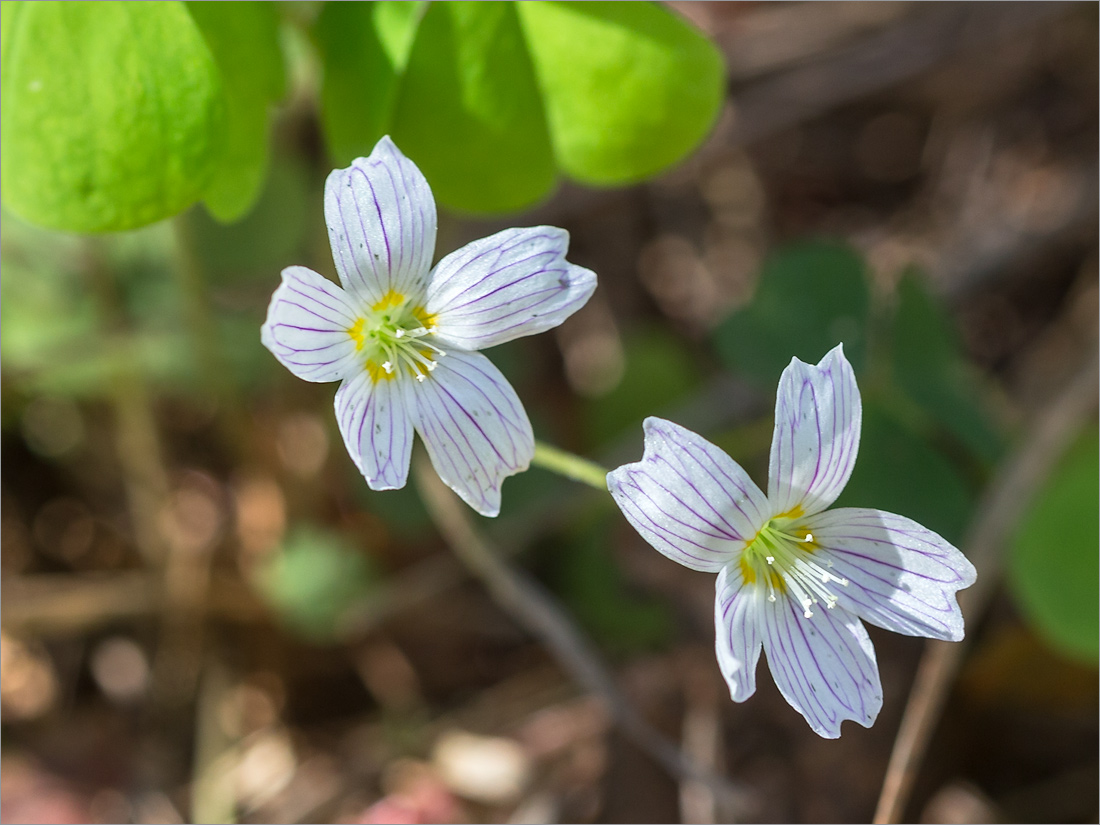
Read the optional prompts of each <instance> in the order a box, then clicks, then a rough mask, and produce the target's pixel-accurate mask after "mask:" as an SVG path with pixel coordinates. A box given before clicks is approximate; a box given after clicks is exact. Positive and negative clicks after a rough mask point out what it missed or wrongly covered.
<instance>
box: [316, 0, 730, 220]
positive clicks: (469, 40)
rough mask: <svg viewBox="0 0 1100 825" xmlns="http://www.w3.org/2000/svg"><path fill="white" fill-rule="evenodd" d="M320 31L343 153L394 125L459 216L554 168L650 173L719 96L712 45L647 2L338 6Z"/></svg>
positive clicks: (331, 139) (600, 180)
mask: <svg viewBox="0 0 1100 825" xmlns="http://www.w3.org/2000/svg"><path fill="white" fill-rule="evenodd" d="M315 36H316V40H317V43H318V45H319V47H320V51H321V54H322V57H323V60H324V64H325V73H324V74H325V80H324V88H323V90H322V108H323V111H322V121H323V123H324V127H325V132H326V136H327V139H328V144H329V148H330V151H331V152H332V153H333V155H334V157H335V158H336V160H337V162H338V163H340V164H347V163H349V162H350V161H351V160H352V159H354V158H355V157H357V156H362V155H366V154H367V153H368V152H369V151H370V149H371V147H372V146H373V145H374V143H375V141H376V140H377V139H378V138H379V137H381V136H382V135H383V134H386V133H389V134H391V135H392V136H393V138H394V140H395V141H396V142H397V144H398V145H399V146H400V147H401V149H402V151H404V152H405V153H406V154H408V155H409V157H411V158H412V159H413V160H414V161H416V162H417V164H418V165H420V166H421V168H422V169H423V171H424V173H425V175H426V176H427V178H428V181H429V182H430V183H431V185H432V188H433V191H434V192H435V194H436V196H437V197H438V198H439V200H440V202H441V203H443V204H444V205H446V206H449V207H451V208H452V209H456V210H460V211H466V212H501V211H508V210H515V209H519V208H521V207H524V206H528V205H530V204H532V203H534V202H536V201H537V200H539V199H540V198H542V197H544V196H545V195H547V194H548V193H549V192H550V191H551V189H552V188H553V186H554V182H555V179H556V177H557V171H558V169H559V168H560V169H561V170H563V171H565V172H566V173H567V174H569V175H571V176H572V177H574V178H576V179H577V180H579V181H582V182H585V183H591V184H601V185H614V184H624V183H632V182H635V181H638V180H641V179H643V178H645V177H647V176H649V175H653V174H655V173H657V172H659V171H661V170H662V169H664V168H667V167H668V166H671V165H672V164H673V163H675V162H676V161H678V160H680V159H681V158H682V157H684V155H686V154H687V153H688V152H690V151H691V150H692V149H693V148H694V147H695V146H696V145H697V144H698V143H699V142H700V141H701V140H702V139H703V138H704V137H705V135H706V133H707V132H708V131H709V129H710V128H711V126H712V125H713V123H714V122H715V120H716V119H717V116H718V112H719V110H720V107H721V103H722V99H723V94H724V78H725V74H724V70H723V65H722V60H721V58H720V55H719V53H718V50H717V49H716V48H715V47H714V46H713V45H712V44H711V43H710V42H709V41H708V40H707V39H706V38H705V37H703V36H702V35H701V34H699V33H698V32H697V31H695V29H693V28H692V27H691V26H690V25H688V24H687V23H686V22H684V21H683V20H681V19H680V18H679V17H678V16H676V15H675V14H673V13H672V12H669V11H668V10H667V9H665V8H663V7H661V6H659V5H657V4H654V3H548V2H529V3H515V4H513V3H471V2H452V3H437V4H432V5H431V6H429V7H428V9H427V12H426V13H425V12H424V11H423V8H422V4H419V3H417V4H412V3H396V4H395V3H369V4H368V3H329V4H326V6H325V8H324V10H323V11H322V13H321V15H320V17H319V19H318V21H317V25H316V27H315Z"/></svg>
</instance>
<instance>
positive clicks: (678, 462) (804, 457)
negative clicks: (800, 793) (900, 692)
mask: <svg viewBox="0 0 1100 825" xmlns="http://www.w3.org/2000/svg"><path fill="white" fill-rule="evenodd" d="M860 419H861V407H860V398H859V389H858V388H857V387H856V380H855V376H854V374H853V373H852V367H851V365H850V364H849V363H848V361H847V359H846V358H845V357H844V353H843V350H842V349H841V347H839V346H838V347H837V348H836V349H834V350H832V351H831V352H830V353H829V354H828V355H826V356H825V358H823V359H822V361H821V363H820V364H818V365H817V366H812V365H810V364H804V363H803V362H801V361H799V360H798V359H797V358H795V359H792V360H791V363H790V366H788V367H787V368H786V370H784V372H783V376H782V377H781V378H780V381H779V390H778V395H777V398H776V404H775V432H774V436H773V439H772V447H771V464H770V468H769V473H768V494H767V496H765V495H764V493H763V492H761V491H760V489H759V488H758V487H757V486H756V485H755V484H754V483H753V482H752V480H751V479H750V478H749V477H748V474H746V472H745V471H744V470H743V469H742V468H741V467H740V465H738V464H737V462H735V461H734V460H733V459H732V458H730V457H729V456H728V455H726V454H725V453H724V452H723V451H722V450H720V449H718V448H717V447H715V446H714V445H713V444H711V443H709V442H708V441H705V440H704V439H702V438H700V437H699V436H698V435H696V434H695V433H693V432H691V431H689V430H686V429H684V428H683V427H680V426H678V425H676V424H673V423H672V422H669V421H663V420H661V419H659V418H649V419H646V422H645V455H644V456H643V458H642V460H641V461H639V462H637V463H635V464H627V465H624V466H622V467H619V468H618V469H616V470H613V471H612V472H611V473H609V474H608V477H607V481H608V486H609V488H610V490H611V494H612V495H613V496H614V498H615V501H616V503H617V504H618V505H619V507H620V508H621V509H622V511H623V513H624V514H625V515H626V517H627V519H628V520H629V521H630V523H631V524H632V525H634V527H635V529H637V530H638V532H639V533H641V535H642V536H643V537H644V538H645V539H646V540H647V541H648V542H649V543H650V544H652V545H653V546H654V547H655V548H656V549H657V550H659V551H660V552H661V553H663V554H664V555H666V556H668V557H669V558H670V559H672V560H674V561H677V562H679V563H680V564H683V565H685V566H687V567H690V568H692V569H693V570H703V571H707V572H712V573H717V574H718V581H717V597H716V600H715V624H716V628H717V640H716V641H717V644H716V647H717V654H718V663H719V666H720V667H721V669H722V674H723V675H724V676H725V678H726V682H727V683H728V685H729V689H730V695H731V696H732V698H733V699H734V701H737V702H741V701H744V700H745V699H747V698H748V697H749V696H751V695H752V694H753V692H754V691H755V690H756V666H757V662H758V660H759V658H760V649H761V647H763V649H764V650H765V652H766V654H767V659H768V665H769V667H770V668H771V672H772V676H773V677H774V678H775V683H776V685H777V686H778V687H779V690H780V692H781V693H782V694H783V697H784V698H785V699H786V700H787V701H788V702H789V703H790V704H791V706H792V707H794V709H795V710H797V711H798V712H799V713H801V714H802V715H803V716H805V717H806V720H807V721H808V722H809V723H810V727H812V728H813V729H814V731H816V732H817V733H818V734H820V735H821V736H825V737H829V738H835V737H837V736H840V724H841V722H842V721H844V720H845V719H854V720H855V721H856V722H858V723H859V724H861V725H863V726H865V727H869V726H870V725H871V724H872V723H873V722H874V720H875V717H876V716H877V715H878V712H879V709H880V708H881V706H882V686H881V683H880V681H879V674H878V666H877V664H876V661H875V651H874V648H873V647H872V646H871V640H870V638H868V636H867V631H866V629H865V628H864V627H863V624H862V622H861V621H860V619H864V620H866V621H868V622H870V623H871V624H874V625H878V626H879V627H884V628H886V629H888V630H893V631H896V632H898V633H904V634H907V635H911V636H928V637H932V638H935V639H949V640H952V641H958V640H959V639H961V638H962V637H963V619H962V614H961V613H960V612H959V607H958V604H957V602H956V596H955V594H956V591H958V590H960V589H962V588H965V587H969V586H970V585H971V584H973V583H974V575H975V574H974V567H973V565H971V564H970V562H969V561H967V560H966V558H965V557H964V556H963V555H962V553H960V552H959V551H958V550H957V549H955V548H954V547H953V546H952V545H951V544H949V543H948V542H947V541H945V540H944V539H943V538H941V537H940V536H938V535H937V534H936V533H933V532H932V531H931V530H927V529H925V528H924V527H921V526H920V525H919V524H917V523H916V522H914V521H911V520H910V519H907V518H904V517H902V516H897V515H893V514H891V513H885V512H882V511H880V510H867V509H856V508H838V509H834V510H830V511H826V508H827V507H829V505H830V504H832V503H833V502H834V501H835V500H836V498H837V496H838V495H840V492H841V490H842V489H843V488H844V485H845V484H846V483H847V482H848V477H849V476H850V475H851V472H852V467H853V465H854V464H855V459H856V450H857V448H858V446H859V431H860Z"/></svg>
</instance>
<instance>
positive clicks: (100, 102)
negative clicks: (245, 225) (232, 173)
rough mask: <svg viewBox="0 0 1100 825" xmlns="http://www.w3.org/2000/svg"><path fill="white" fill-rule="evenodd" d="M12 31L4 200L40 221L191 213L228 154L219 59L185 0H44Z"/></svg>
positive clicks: (2, 124)
mask: <svg viewBox="0 0 1100 825" xmlns="http://www.w3.org/2000/svg"><path fill="white" fill-rule="evenodd" d="M6 27H7V31H6V33H5V35H4V40H5V48H4V55H3V72H2V96H0V100H2V118H0V175H2V177H3V180H4V187H3V196H4V203H5V204H6V205H7V206H8V207H9V208H10V209H11V210H12V211H13V212H15V213H16V214H18V215H20V216H21V217H23V218H25V219H27V220H29V221H31V222H33V223H37V224H40V225H42V226H48V227H52V228H55V229H63V230H67V231H74V232H104V231H113V230H122V229H132V228H134V227H138V226H143V225H145V224H149V223H153V222H154V221H158V220H161V219H162V218H166V217H169V216H171V215H174V214H176V213H177V212H180V211H182V210H183V209H184V208H185V207H187V206H188V205H190V204H191V203H193V202H194V201H196V200H197V199H198V198H199V197H200V196H201V195H202V193H203V191H204V190H205V188H206V186H207V184H208V183H209V182H210V180H211V177H212V175H213V173H214V172H215V170H216V169H217V168H218V164H219V162H220V157H221V148H222V143H223V141H224V135H225V102H224V95H223V90H222V84H221V79H220V77H219V73H218V68H217V65H216V64H215V62H214V58H213V57H212V55H211V53H210V49H209V48H208V47H207V45H206V43H205V41H204V40H203V37H202V35H201V34H200V32H199V30H198V28H197V27H196V26H195V24H194V22H193V21H192V19H191V17H190V15H188V13H187V10H186V9H185V8H184V6H183V4H182V3H179V2H157V3H127V2H102V3H94V4H93V3H65V2H37V3H28V4H25V5H20V6H17V7H15V8H14V9H13V10H11V13H10V15H9V18H8V21H7V23H6Z"/></svg>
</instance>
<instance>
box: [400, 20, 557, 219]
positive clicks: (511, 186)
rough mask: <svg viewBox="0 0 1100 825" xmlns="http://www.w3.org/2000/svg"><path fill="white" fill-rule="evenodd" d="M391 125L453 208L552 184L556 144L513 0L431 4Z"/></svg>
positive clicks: (510, 199)
mask: <svg viewBox="0 0 1100 825" xmlns="http://www.w3.org/2000/svg"><path fill="white" fill-rule="evenodd" d="M391 134H392V136H393V139H394V141H395V142H396V143H397V145H398V146H400V147H401V150H402V151H403V152H405V153H406V154H407V155H408V156H409V157H410V158H412V160H413V161H415V162H416V164H417V165H418V166H420V168H421V170H422V171H423V172H424V175H425V177H427V179H428V180H429V181H430V182H431V186H432V191H433V192H434V193H435V196H436V198H437V199H438V200H439V202H440V203H442V204H444V205H446V206H449V207H451V208H452V209H458V210H463V211H474V212H490V211H505V210H514V209H520V208H522V207H524V206H527V205H529V204H531V203H534V202H535V201H537V200H538V199H539V198H541V197H543V196H544V195H546V194H547V193H548V192H549V191H550V189H551V188H552V187H553V185H554V178H555V171H554V158H553V153H552V151H551V148H550V140H549V137H548V136H547V132H546V119H545V115H544V114H543V110H542V102H541V100H540V97H539V89H538V84H537V82H536V80H535V74H534V69H533V68H532V66H531V58H530V55H529V54H528V51H527V45H526V42H525V41H524V36H523V31H522V30H521V29H520V25H519V19H518V17H517V15H516V9H515V6H514V5H513V4H512V3H472V2H453V3H433V4H432V5H431V6H429V8H428V12H427V14H425V15H424V19H423V20H422V21H421V23H420V28H419V29H418V31H417V36H416V41H415V43H414V44H413V47H412V53H411V54H410V55H409V63H408V66H407V68H406V71H405V75H404V77H403V78H402V81H401V95H400V97H399V99H398V101H397V104H396V107H395V109H394V113H393V126H392V129H391Z"/></svg>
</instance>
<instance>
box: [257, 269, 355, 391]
mask: <svg viewBox="0 0 1100 825" xmlns="http://www.w3.org/2000/svg"><path fill="white" fill-rule="evenodd" d="M357 317H358V316H357V310H356V307H355V305H354V304H353V303H352V301H351V299H350V296H349V295H348V294H347V293H346V292H344V290H342V289H340V287H338V286H337V285H336V284H334V283H332V281H330V280H328V279H327V278H323V277H321V276H320V275H318V274H317V273H316V272H314V271H313V270H310V269H306V268H305V267H304V266H291V267H287V268H286V269H284V270H283V282H282V283H281V284H279V288H278V289H276V290H275V294H274V295H272V296H271V303H270V304H269V305H268V307H267V320H266V321H265V322H264V325H263V327H262V328H261V329H260V340H261V341H262V342H263V345H264V346H265V347H267V348H268V349H269V350H271V352H272V354H273V355H274V356H275V357H276V358H278V359H279V361H280V362H281V363H282V365H283V366H285V367H286V368H287V369H288V370H290V371H291V372H292V373H294V374H295V375H297V376H298V377H299V378H303V379H305V380H306V381H317V382H323V381H339V380H340V379H341V378H343V377H344V376H345V375H348V374H349V373H351V372H353V371H354V370H355V367H356V360H357V359H356V351H355V341H354V340H353V339H352V337H351V336H350V335H349V334H348V330H349V329H350V328H351V326H352V325H353V324H354V323H355V321H356V318H357Z"/></svg>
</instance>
